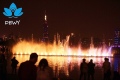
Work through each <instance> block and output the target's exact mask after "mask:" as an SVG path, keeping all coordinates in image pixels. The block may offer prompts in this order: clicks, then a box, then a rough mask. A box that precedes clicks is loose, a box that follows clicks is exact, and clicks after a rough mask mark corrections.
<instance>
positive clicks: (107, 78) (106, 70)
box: [102, 58, 111, 80]
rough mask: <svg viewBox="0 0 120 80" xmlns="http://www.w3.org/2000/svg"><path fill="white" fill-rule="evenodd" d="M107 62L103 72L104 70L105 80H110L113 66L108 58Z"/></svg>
mask: <svg viewBox="0 0 120 80" xmlns="http://www.w3.org/2000/svg"><path fill="white" fill-rule="evenodd" d="M104 60H105V62H104V63H103V66H102V67H103V70H104V80H110V75H111V66H110V62H109V59H108V58H105V59H104Z"/></svg>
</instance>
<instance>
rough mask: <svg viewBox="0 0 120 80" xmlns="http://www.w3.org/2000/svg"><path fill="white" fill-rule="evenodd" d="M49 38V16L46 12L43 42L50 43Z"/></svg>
mask: <svg viewBox="0 0 120 80" xmlns="http://www.w3.org/2000/svg"><path fill="white" fill-rule="evenodd" d="M48 41H49V37H48V24H47V15H46V11H45V16H44V24H43V42H46V43H47V42H48Z"/></svg>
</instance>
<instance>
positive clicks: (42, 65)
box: [37, 58, 53, 80]
mask: <svg viewBox="0 0 120 80" xmlns="http://www.w3.org/2000/svg"><path fill="white" fill-rule="evenodd" d="M37 80H53V70H52V68H51V67H49V65H48V61H47V60H46V59H44V58H43V59H41V60H40V62H39V65H38V69H37Z"/></svg>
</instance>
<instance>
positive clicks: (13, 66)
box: [11, 57, 19, 74]
mask: <svg viewBox="0 0 120 80" xmlns="http://www.w3.org/2000/svg"><path fill="white" fill-rule="evenodd" d="M11 61H12V63H11V67H12V74H14V73H15V74H16V69H17V64H18V63H19V62H18V61H17V60H16V58H15V57H13V58H12V59H11Z"/></svg>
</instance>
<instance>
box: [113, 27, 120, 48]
mask: <svg viewBox="0 0 120 80" xmlns="http://www.w3.org/2000/svg"><path fill="white" fill-rule="evenodd" d="M114 47H120V29H117V30H115V37H114Z"/></svg>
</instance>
